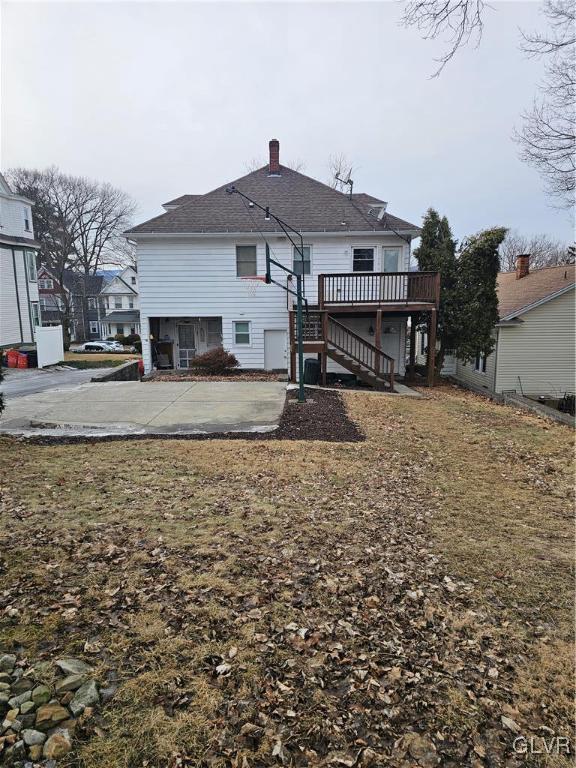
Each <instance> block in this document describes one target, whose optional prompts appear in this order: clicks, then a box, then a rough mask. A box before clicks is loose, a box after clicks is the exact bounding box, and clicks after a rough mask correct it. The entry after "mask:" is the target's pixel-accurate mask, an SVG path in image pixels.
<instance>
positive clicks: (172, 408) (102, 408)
mask: <svg viewBox="0 0 576 768" xmlns="http://www.w3.org/2000/svg"><path fill="white" fill-rule="evenodd" d="M285 398H286V385H285V384H282V383H278V382H224V381H223V382H220V381H218V382H166V381H163V382H144V383H141V382H137V381H126V382H108V383H105V384H82V385H81V386H78V387H74V388H69V389H53V390H47V391H44V392H40V393H38V394H34V395H28V396H25V397H19V398H18V399H14V400H13V399H8V402H7V406H6V409H5V411H4V413H3V414H2V416H1V417H0V432H4V433H9V434H10V433H11V434H27V435H31V434H44V435H45V434H57V435H58V434H87V433H88V434H98V435H101V434H145V433H166V434H171V433H174V432H180V433H182V432H189V433H190V432H192V433H193V432H246V431H249V432H252V431H259V432H268V431H271V430H273V429H275V428H276V427H277V426H278V422H279V420H280V416H281V414H282V410H283V408H284V401H285Z"/></svg>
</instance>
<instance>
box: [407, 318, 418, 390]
mask: <svg viewBox="0 0 576 768" xmlns="http://www.w3.org/2000/svg"><path fill="white" fill-rule="evenodd" d="M417 317H418V316H417V315H410V364H409V366H408V379H409V381H414V379H415V378H416V325H417V323H416V318H417Z"/></svg>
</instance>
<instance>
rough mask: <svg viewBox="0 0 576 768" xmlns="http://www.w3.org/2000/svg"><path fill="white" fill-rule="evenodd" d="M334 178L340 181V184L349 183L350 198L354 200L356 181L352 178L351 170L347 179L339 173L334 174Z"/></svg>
mask: <svg viewBox="0 0 576 768" xmlns="http://www.w3.org/2000/svg"><path fill="white" fill-rule="evenodd" d="M334 178H335V179H336V181H339V182H340V184H347V185H348V186H349V187H350V192H349V193H348V199H349V200H352V190H353V188H354V182H353V181H352V179H351V178H350V172H349V173H348V177H347V178H346V179H343V178H342V177H341V176H339V175H338V174H337V173H336V174H335V175H334Z"/></svg>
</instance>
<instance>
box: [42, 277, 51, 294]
mask: <svg viewBox="0 0 576 768" xmlns="http://www.w3.org/2000/svg"><path fill="white" fill-rule="evenodd" d="M38 288H39V289H40V290H41V291H51V290H52V289H53V288H54V281H53V280H51V279H50V278H49V277H44V278H43V279H42V280H38Z"/></svg>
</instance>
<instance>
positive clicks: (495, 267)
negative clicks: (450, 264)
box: [454, 227, 506, 361]
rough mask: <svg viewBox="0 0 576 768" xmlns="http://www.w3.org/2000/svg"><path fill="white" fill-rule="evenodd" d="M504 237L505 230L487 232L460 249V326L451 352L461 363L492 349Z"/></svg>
mask: <svg viewBox="0 0 576 768" xmlns="http://www.w3.org/2000/svg"><path fill="white" fill-rule="evenodd" d="M505 237H506V229H505V228H504V227H494V228H493V229H486V230H484V231H483V232H479V233H478V234H477V235H474V236H473V237H470V238H468V239H467V240H466V241H465V242H464V243H463V245H462V248H461V250H460V254H459V258H458V281H457V293H458V303H459V326H460V327H459V332H458V338H457V341H456V345H455V349H454V351H455V353H456V355H457V356H458V357H459V358H460V359H461V360H464V361H466V360H473V359H474V358H475V357H476V355H478V354H483V355H489V354H490V353H491V352H492V350H493V349H494V343H495V339H494V326H495V325H496V323H497V322H498V294H497V293H496V279H497V277H498V272H499V271H500V258H499V255H498V248H499V247H500V243H501V242H502V241H503V240H504V238H505Z"/></svg>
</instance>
